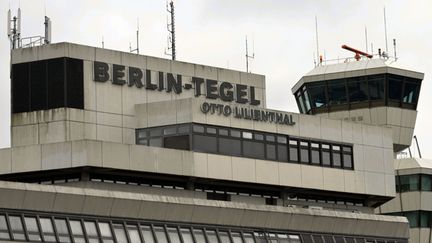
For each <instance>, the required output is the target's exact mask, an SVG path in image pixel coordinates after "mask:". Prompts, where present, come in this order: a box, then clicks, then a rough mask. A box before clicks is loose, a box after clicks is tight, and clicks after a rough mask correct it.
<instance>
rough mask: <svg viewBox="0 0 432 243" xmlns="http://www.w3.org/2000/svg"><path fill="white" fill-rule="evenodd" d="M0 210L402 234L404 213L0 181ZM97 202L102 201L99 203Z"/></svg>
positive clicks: (404, 231)
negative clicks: (258, 203)
mask: <svg viewBox="0 0 432 243" xmlns="http://www.w3.org/2000/svg"><path fill="white" fill-rule="evenodd" d="M0 195H2V196H1V197H0V208H6V209H16V210H36V211H44V212H52V213H74V214H84V215H89V214H91V215H96V216H104V217H122V218H134V219H146V220H158V221H175V222H185V223H199V224H212V225H225V226H235V227H247V228H265V229H274V230H287V231H310V232H320V233H329V234H349V235H360V236H374V237H389V238H408V237H409V227H408V221H407V219H406V218H404V217H393V216H383V215H373V214H362V213H350V212H340V211H329V210H318V209H304V208H294V207H280V206H266V205H253V204H246V203H238V202H225V201H210V200H205V199H196V198H186V197H171V196H161V195H152V194H144V193H132V192H122V191H113V190H99V189H89V188H75V187H65V186H55V185H39V184H27V183H17V182H5V181H0ZM101 205H104V206H103V207H101Z"/></svg>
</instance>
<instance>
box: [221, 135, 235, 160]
mask: <svg viewBox="0 0 432 243" xmlns="http://www.w3.org/2000/svg"><path fill="white" fill-rule="evenodd" d="M218 143H219V153H221V154H226V155H234V156H239V155H241V141H240V140H238V139H232V138H222V137H221V138H219V139H218Z"/></svg>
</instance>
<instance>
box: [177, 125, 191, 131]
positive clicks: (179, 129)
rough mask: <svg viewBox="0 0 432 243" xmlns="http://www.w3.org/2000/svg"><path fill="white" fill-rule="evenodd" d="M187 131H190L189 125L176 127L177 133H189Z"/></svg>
mask: <svg viewBox="0 0 432 243" xmlns="http://www.w3.org/2000/svg"><path fill="white" fill-rule="evenodd" d="M189 131H190V128H189V124H186V125H180V126H179V127H178V133H189Z"/></svg>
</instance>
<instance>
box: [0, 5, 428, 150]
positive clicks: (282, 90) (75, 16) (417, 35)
mask: <svg viewBox="0 0 432 243" xmlns="http://www.w3.org/2000/svg"><path fill="white" fill-rule="evenodd" d="M174 3H175V13H176V37H177V38H176V39H177V59H178V60H181V61H186V62H192V63H200V64H206V65H211V66H218V67H223V68H226V67H229V68H230V69H236V70H245V58H244V56H245V36H246V35H248V38H249V42H250V48H251V50H252V42H254V50H255V59H254V60H251V62H250V67H251V71H252V72H254V73H259V74H264V75H265V76H266V84H267V86H266V87H267V105H268V107H269V108H273V109H280V110H287V111H293V112H298V109H297V106H296V103H295V100H294V98H293V95H292V93H291V87H292V86H293V85H294V84H295V83H296V82H297V81H298V80H299V79H300V78H301V76H302V75H303V74H305V73H307V72H308V71H310V70H311V69H313V67H314V62H313V55H314V53H315V52H316V45H315V15H316V16H317V17H318V31H319V46H320V50H319V51H320V53H321V54H323V55H324V54H325V57H326V58H327V59H334V58H342V57H349V56H352V54H351V53H349V52H347V51H344V50H342V49H341V48H340V46H341V45H342V44H347V45H350V46H353V47H356V48H359V49H363V50H364V49H366V44H365V43H366V41H365V34H364V32H365V26H367V30H368V41H369V46H368V47H369V48H368V49H369V51H370V43H371V42H372V43H373V46H374V51H375V52H376V51H377V48H378V47H381V48H383V49H385V38H384V21H383V8H384V6H385V8H386V14H387V32H388V40H389V51H390V53H393V47H392V45H391V40H392V39H393V38H396V39H397V45H398V46H397V55H398V57H399V58H400V59H399V61H400V62H401V64H405V65H406V66H407V67H409V68H414V70H416V71H421V72H424V73H425V79H424V81H423V84H422V89H421V94H420V101H419V105H418V107H417V110H418V111H419V113H418V116H417V124H416V130H415V132H414V133H415V134H416V135H417V137H418V139H419V143H420V147H421V152H422V155H423V157H425V158H432V149H431V150H429V149H430V148H431V147H432V139H431V138H432V129H430V127H429V124H430V123H429V122H430V121H431V120H432V119H431V118H432V113H431V111H430V108H427V107H428V105H427V104H432V96H431V95H428V94H430V92H431V91H432V85H431V84H430V76H431V70H432V69H431V67H432V48H431V37H432V25H431V23H432V14H431V11H432V1H431V0H421V1H412V0H410V1H403V0H401V1H379V0H378V1H377V0H375V1H358V0H350V1H347V0H344V1H323V0H321V1H285V0H260V1H258V0H236V1H233V0H177V1H175V2H174ZM19 5H20V6H21V11H22V36H24V37H26V36H34V35H43V31H44V27H43V21H44V15H45V11H46V14H47V15H48V16H49V17H50V18H51V19H52V22H53V28H52V41H53V42H62V41H67V42H74V43H78V44H84V45H90V46H101V41H102V37H103V38H104V40H105V48H109V49H115V50H121V51H128V50H129V42H132V43H133V46H134V45H135V44H134V43H135V33H136V32H135V31H136V25H137V19H139V27H140V35H141V38H140V53H141V54H144V55H151V56H157V57H164V58H169V57H167V56H165V55H164V50H165V48H166V46H167V31H166V24H167V16H168V14H167V12H166V1H165V0H146V1H143V0H136V1H129V0H128V1H96V0H92V1H88V0H81V1H78V0H74V1H65V0H21V1H18V0H10V1H9V0H0V20H1V21H0V43H1V44H0V63H1V64H2V65H0V84H1V88H0V118H1V119H0V147H8V146H9V143H10V141H9V125H10V120H9V117H10V115H9V114H10V80H9V56H10V55H9V40H8V38H7V35H6V16H7V10H8V9H9V7H10V8H11V9H12V13H13V14H16V10H17V8H18V6H19ZM2 23H3V24H2ZM252 40H253V41H252ZM415 154H417V153H415Z"/></svg>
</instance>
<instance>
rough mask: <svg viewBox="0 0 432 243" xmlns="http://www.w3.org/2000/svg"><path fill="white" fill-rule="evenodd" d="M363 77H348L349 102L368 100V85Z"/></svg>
mask: <svg viewBox="0 0 432 243" xmlns="http://www.w3.org/2000/svg"><path fill="white" fill-rule="evenodd" d="M362 79H364V78H361V77H354V78H350V81H349V82H348V94H349V100H350V102H351V103H354V102H361V101H367V100H368V93H369V92H368V86H367V81H366V80H362Z"/></svg>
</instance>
